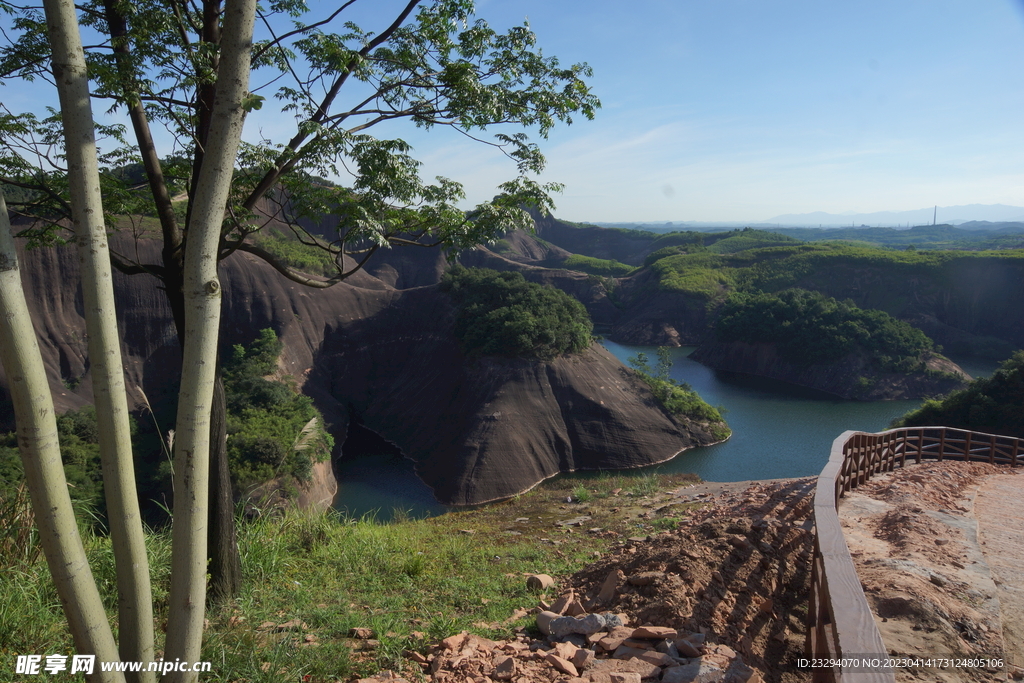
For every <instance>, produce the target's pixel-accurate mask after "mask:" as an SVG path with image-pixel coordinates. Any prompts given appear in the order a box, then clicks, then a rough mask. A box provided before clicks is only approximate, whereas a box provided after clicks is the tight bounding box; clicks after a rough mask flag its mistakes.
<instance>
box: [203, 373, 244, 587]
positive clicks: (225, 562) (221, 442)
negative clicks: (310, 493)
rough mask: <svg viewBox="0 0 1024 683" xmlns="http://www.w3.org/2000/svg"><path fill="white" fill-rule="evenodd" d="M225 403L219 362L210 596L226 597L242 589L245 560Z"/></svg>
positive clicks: (212, 448) (212, 414)
mask: <svg viewBox="0 0 1024 683" xmlns="http://www.w3.org/2000/svg"><path fill="white" fill-rule="evenodd" d="M226 412H227V410H226V405H225V397H224V380H223V378H222V377H221V372H220V364H219V363H218V364H217V378H216V383H215V384H214V390H213V406H212V410H211V411H210V534H209V537H208V539H209V544H210V545H209V556H210V557H209V559H210V566H209V569H210V599H211V600H214V601H220V600H227V599H230V598H233V597H235V596H236V595H238V592H239V591H240V590H241V589H242V562H241V558H240V557H239V555H238V537H237V535H236V533H235V497H234V495H232V492H231V470H230V468H229V467H228V449H227V441H228V435H227V423H226V421H225V417H226Z"/></svg>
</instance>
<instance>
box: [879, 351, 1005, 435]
mask: <svg viewBox="0 0 1024 683" xmlns="http://www.w3.org/2000/svg"><path fill="white" fill-rule="evenodd" d="M933 425H944V426H946V427H957V428H960V429H969V430H972V431H977V432H986V433H990V434H1006V435H1008V436H1017V437H1024V351H1017V352H1016V353H1015V354H1013V356H1012V357H1011V358H1009V359H1008V360H1006V361H1004V362H1003V364H1002V365H1001V366H1000V368H999V370H997V371H996V372H995V373H994V374H993V375H992V376H991V377H988V378H981V379H976V380H974V381H973V382H971V383H970V384H969V385H968V386H967V387H965V388H963V389H961V390H959V391H954V392H953V393H951V394H950V395H949V396H947V397H945V398H943V399H931V400H928V401H925V402H924V404H922V405H921V407H920V408H918V409H916V410H912V411H910V412H909V413H907V414H906V415H904V416H903V417H901V418H899V419H898V420H896V421H894V422H893V427H917V426H933Z"/></svg>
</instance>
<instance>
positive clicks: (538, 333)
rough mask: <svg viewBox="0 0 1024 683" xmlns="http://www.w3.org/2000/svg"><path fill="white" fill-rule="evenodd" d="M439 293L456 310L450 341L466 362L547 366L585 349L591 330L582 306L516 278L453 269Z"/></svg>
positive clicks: (558, 292) (562, 294)
mask: <svg viewBox="0 0 1024 683" xmlns="http://www.w3.org/2000/svg"><path fill="white" fill-rule="evenodd" d="M440 288H441V291H443V292H446V293H448V295H449V296H451V297H452V299H454V300H455V303H456V305H457V307H458V315H457V316H456V319H455V336H456V337H458V339H459V341H460V342H461V343H462V347H463V350H464V352H465V353H466V354H467V355H469V356H507V357H512V358H533V359H540V360H550V359H552V358H555V357H557V356H560V355H563V354H569V353H579V352H581V351H584V350H586V349H587V348H588V347H589V346H590V342H591V333H592V332H593V329H594V325H593V323H592V322H591V321H590V316H589V315H587V309H585V308H584V307H583V304H581V303H580V302H579V301H577V300H576V299H574V298H572V297H571V296H569V295H568V294H566V293H565V292H563V291H561V290H559V289H555V288H554V287H545V286H541V285H538V284H534V283H532V282H527V281H526V279H525V278H524V277H523V276H522V275H521V274H519V273H511V272H505V273H499V272H497V271H495V270H489V269H487V268H462V267H459V266H456V267H455V268H452V269H451V270H449V271H448V272H447V273H445V275H444V277H443V278H442V280H441V285H440Z"/></svg>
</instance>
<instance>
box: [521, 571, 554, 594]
mask: <svg viewBox="0 0 1024 683" xmlns="http://www.w3.org/2000/svg"><path fill="white" fill-rule="evenodd" d="M554 585H555V580H554V579H553V578H551V577H550V576H548V575H547V574H530V575H529V576H527V577H526V587H527V588H529V589H530V590H533V591H542V590H545V589H547V588H551V587H552V586H554Z"/></svg>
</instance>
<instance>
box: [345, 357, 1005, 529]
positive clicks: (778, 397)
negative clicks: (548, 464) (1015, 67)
mask: <svg viewBox="0 0 1024 683" xmlns="http://www.w3.org/2000/svg"><path fill="white" fill-rule="evenodd" d="M602 343H603V344H604V345H605V347H606V348H607V349H608V350H609V351H611V352H612V353H613V354H614V355H615V356H616V357H618V358H619V359H620V360H622V361H623V362H624V363H625V362H626V361H627V360H628V358H629V357H631V356H635V355H636V354H637V353H639V352H641V351H643V352H644V353H647V354H648V356H650V357H651V358H652V359H654V358H655V355H654V352H655V348H654V347H645V346H626V345H623V344H616V343H614V342H611V341H607V340H606V341H604V342H602ZM690 351H692V348H686V347H683V348H678V349H672V359H673V367H672V370H671V375H672V377H674V378H675V379H677V380H679V381H681V382H687V383H688V384H690V386H692V387H693V388H694V389H696V390H697V392H698V393H699V394H700V395H701V396H702V397H703V398H704V400H706V401H707V402H708V403H710V404H711V405H714V406H721V407H723V408H725V419H726V421H727V422H728V423H729V426H730V427H731V428H732V430H733V436H732V437H731V438H730V439H729V440H728V441H726V442H724V443H721V444H717V445H714V446H708V447H705V448H694V449H691V450H689V451H685V452H683V453H681V454H680V455H679V456H677V457H676V458H674V459H673V460H671V461H669V462H667V463H663V464H661V465H656V466H654V467H650V468H645V469H644V470H642V471H643V472H646V471H656V472H693V473H695V474H698V475H700V477H701V478H703V479H704V480H706V481H743V480H747V479H774V478H778V477H804V476H811V475H815V474H818V473H819V472H820V471H821V468H822V467H823V466H824V464H825V462H826V461H827V460H828V453H829V449H830V448H831V445H832V441H833V440H834V439H835V438H836V437H837V436H839V435H840V434H841V433H842V432H844V431H846V430H848V429H853V430H859V431H866V432H877V431H881V430H884V429H886V428H887V427H888V426H889V423H890V422H892V420H894V419H895V418H897V417H899V416H901V415H903V414H904V413H906V412H907V411H908V410H911V409H913V408H916V407H917V406H918V405H919V404H920V401H918V400H908V401H873V402H864V401H845V400H841V399H837V398H835V397H833V396H829V395H827V394H823V393H820V392H816V391H813V390H810V389H805V388H802V387H795V386H792V385H788V384H785V383H782V382H776V381H773V380H766V379H761V378H755V377H749V376H744V375H737V374H734V373H723V372H716V371H714V370H710V369H708V368H706V367H704V366H703V365H701V364H700V363H697V362H696V361H692V360H690V359H689V358H688V357H687V355H688V354H689V353H690ZM955 360H956V361H957V362H958V363H960V365H961V367H963V368H964V370H966V371H967V372H968V373H970V374H971V375H973V376H976V377H979V376H986V375H989V374H991V373H992V371H993V370H995V368H996V367H997V365H998V364H997V363H996V362H995V361H989V360H985V359H970V358H958V359H955ZM652 363H653V360H652ZM337 472H338V478H339V480H340V483H339V491H338V496H337V498H336V499H335V507H336V508H338V509H340V510H345V511H348V513H349V514H352V515H356V516H359V515H363V514H366V513H369V512H373V511H377V512H376V514H377V516H378V518H380V519H389V518H390V517H391V514H392V510H394V509H400V510H405V511H408V512H409V513H410V514H411V515H413V516H417V517H420V516H425V515H432V514H440V513H442V512H445V511H446V510H447V509H448V508H446V507H445V506H443V505H440V504H438V503H437V501H435V500H434V498H433V496H432V495H431V492H430V489H429V488H428V487H427V486H426V485H425V484H423V483H422V482H421V481H420V480H419V479H418V478H417V477H416V475H415V474H414V472H413V465H412V462H410V461H408V460H405V459H403V458H401V457H399V456H395V455H372V454H371V455H360V456H357V457H345V458H342V459H341V461H340V462H339V463H338V467H337ZM565 476H573V475H565Z"/></svg>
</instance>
